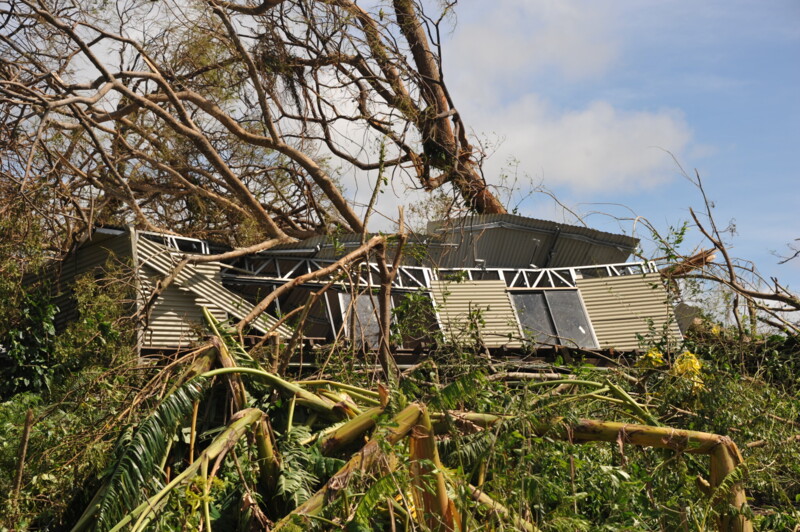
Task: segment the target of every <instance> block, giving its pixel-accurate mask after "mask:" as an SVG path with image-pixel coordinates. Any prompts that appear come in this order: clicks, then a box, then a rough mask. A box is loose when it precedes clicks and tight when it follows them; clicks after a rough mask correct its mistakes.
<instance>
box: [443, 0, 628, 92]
mask: <svg viewBox="0 0 800 532" xmlns="http://www.w3.org/2000/svg"><path fill="white" fill-rule="evenodd" d="M465 8H467V9H469V11H467V10H466V9H465V10H463V11H459V13H463V14H464V16H461V15H459V16H461V18H460V19H459V22H458V26H457V28H456V32H455V34H454V35H453V40H452V41H451V42H449V43H448V44H447V48H446V59H445V61H446V67H447V73H446V75H448V76H449V75H450V74H455V75H457V76H458V75H460V73H461V72H465V71H466V72H467V73H468V74H467V75H470V74H473V73H479V74H480V78H482V79H483V80H485V81H491V80H497V78H498V77H499V78H501V79H502V80H506V81H508V80H516V79H520V78H525V77H527V76H530V75H531V74H536V73H538V72H540V71H542V70H544V69H548V68H554V69H555V70H556V71H557V72H558V73H559V74H561V75H563V76H564V77H566V78H568V79H573V80H574V79H584V78H587V77H591V76H595V75H598V74H602V73H604V72H605V71H606V70H607V69H608V68H609V67H610V66H611V65H612V64H613V63H614V61H615V60H616V58H617V56H618V43H617V40H616V38H615V37H614V33H613V23H612V21H611V17H610V11H609V10H608V9H603V8H602V6H599V5H598V6H595V5H584V3H583V2H580V1H576V0H545V1H537V2H531V1H529V0H499V1H497V2H487V3H486V4H485V5H482V6H480V7H477V6H475V5H471V4H470V5H469V6H465ZM451 50H455V52H451ZM450 59H452V61H450ZM476 81H477V79H476Z"/></svg>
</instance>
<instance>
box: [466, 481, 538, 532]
mask: <svg viewBox="0 0 800 532" xmlns="http://www.w3.org/2000/svg"><path fill="white" fill-rule="evenodd" d="M468 488H469V492H470V495H471V496H472V498H473V499H474V500H475V501H477V502H478V504H480V505H481V506H483V507H484V508H486V509H487V510H489V511H490V512H493V513H496V514H499V515H501V516H503V517H504V518H506V519H509V520H511V522H512V523H513V524H514V526H515V527H517V529H518V530H524V531H525V532H539V529H538V528H537V527H536V525H534V524H533V523H531V522H530V521H526V520H525V519H522V518H521V517H519V516H516V515H514V514H512V513H511V512H510V511H509V510H508V508H506V507H505V506H503V505H502V504H500V503H499V502H497V501H495V500H494V499H492V498H491V497H489V496H488V495H486V493H484V492H483V490H480V489H478V488H476V487H475V486H472V485H469V486H468Z"/></svg>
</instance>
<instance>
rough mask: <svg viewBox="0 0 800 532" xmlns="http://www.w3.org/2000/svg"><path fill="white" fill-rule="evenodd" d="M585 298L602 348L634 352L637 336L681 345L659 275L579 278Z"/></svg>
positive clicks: (636, 347)
mask: <svg viewBox="0 0 800 532" xmlns="http://www.w3.org/2000/svg"><path fill="white" fill-rule="evenodd" d="M578 289H579V290H580V292H581V296H582V297H583V301H584V304H585V305H586V310H587V311H588V313H589V319H590V320H591V321H592V326H593V327H594V332H595V335H596V336H597V341H598V342H599V343H600V347H601V348H615V349H619V350H632V349H638V348H640V347H643V346H640V342H639V339H638V337H637V335H642V336H643V337H645V338H648V337H654V338H652V339H653V340H657V339H660V337H661V335H663V334H665V333H666V334H667V336H668V337H669V338H670V340H671V341H674V342H679V341H680V340H681V333H680V330H679V329H678V324H677V321H676V320H675V317H674V313H673V311H672V306H671V305H670V303H669V301H668V295H667V291H666V289H665V288H664V285H663V284H662V281H661V276H660V275H659V274H657V273H649V274H647V275H624V276H621V277H601V278H596V279H579V280H578Z"/></svg>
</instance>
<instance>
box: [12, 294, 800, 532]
mask: <svg viewBox="0 0 800 532" xmlns="http://www.w3.org/2000/svg"><path fill="white" fill-rule="evenodd" d="M84 301H85V302H84V303H83V306H82V307H81V308H82V309H84V310H83V315H84V316H87V318H86V320H84V321H83V323H84V324H90V325H88V326H86V328H85V329H84V330H83V331H81V330H75V331H72V332H71V333H69V334H66V335H62V336H61V337H60V339H59V340H58V342H64V344H56V345H64V346H65V347H62V348H60V349H62V351H59V352H60V353H62V355H61V356H66V354H70V353H79V352H80V351H81V349H84V350H86V349H94V350H95V352H96V353H97V355H96V356H93V357H80V356H79V355H77V354H76V355H75V357H76V358H77V360H76V361H75V362H73V364H72V366H71V367H70V368H69V370H68V371H63V372H61V373H59V374H58V378H57V379H54V380H53V382H52V383H50V385H49V386H48V387H46V388H44V389H31V390H27V391H22V392H19V393H15V394H10V395H8V396H6V398H5V401H4V402H3V403H0V469H2V475H0V493H6V494H9V496H8V497H7V498H6V499H5V500H3V501H2V506H1V507H0V523H2V525H1V526H3V527H4V528H5V529H8V530H62V529H69V528H70V527H71V526H72V525H74V524H75V523H77V522H78V521H79V519H80V517H81V515H84V516H87V515H88V516H89V517H88V518H85V521H86V522H96V524H95V525H93V526H94V527H95V528H94V529H96V530H108V529H110V528H112V526H113V525H114V523H117V522H120V519H124V518H125V516H126V515H133V516H134V517H133V519H132V520H131V521H130V522H129V523H128V525H127V526H128V527H129V526H130V525H131V524H132V523H134V522H137V520H139V521H141V524H142V525H147V526H142V527H141V528H142V529H151V530H176V529H194V528H197V527H199V526H201V525H202V526H204V527H205V526H206V523H207V522H208V521H209V520H210V522H211V526H212V528H213V529H217V530H250V529H259V528H260V527H261V528H263V527H264V526H272V525H274V524H275V523H277V522H279V521H281V520H282V519H289V521H288V522H287V524H285V527H284V529H286V530H290V529H293V528H292V527H296V528H294V529H300V530H312V529H316V530H390V529H392V526H394V529H395V530H397V529H403V530H412V529H414V530H425V529H426V526H427V525H425V522H424V516H422V517H420V516H418V515H416V514H415V512H416V511H417V510H418V505H417V504H416V503H415V502H414V500H413V497H412V496H411V493H412V491H413V490H414V489H415V487H414V486H415V484H414V482H415V480H414V479H419V478H420V477H418V476H415V475H418V473H414V472H413V471H412V469H411V468H410V465H409V458H408V456H409V453H410V452H411V451H410V447H409V443H408V442H406V441H405V440H401V441H399V442H398V443H395V444H388V443H386V442H383V443H381V447H380V449H381V451H382V452H383V453H384V454H385V455H386V457H387V459H386V460H385V461H380V462H379V463H378V464H377V465H375V464H373V465H372V466H370V467H365V468H360V467H358V468H356V469H355V470H353V471H351V472H350V473H348V475H346V476H345V477H342V478H340V477H338V476H337V477H335V478H336V480H335V481H331V482H333V483H334V484H335V489H333V488H331V490H330V491H329V492H328V494H327V495H326V497H325V504H324V507H323V508H322V509H321V510H320V511H319V512H316V513H315V515H314V516H313V517H306V518H303V519H300V518H298V517H295V518H292V519H294V520H295V521H296V522H293V521H292V519H290V518H289V517H287V516H289V515H290V514H291V513H292V512H293V511H294V510H295V509H296V508H297V507H298V506H300V505H302V504H304V503H306V502H307V501H309V500H310V499H313V496H314V494H315V492H317V490H320V489H322V488H323V487H325V486H330V483H329V480H330V479H331V478H332V476H333V475H334V474H335V473H336V471H337V470H339V469H340V468H342V467H344V465H345V464H346V463H347V461H348V460H350V459H351V458H352V457H354V456H359V455H358V451H359V449H360V448H361V447H362V446H363V445H364V444H365V443H366V442H367V441H368V440H367V434H368V433H367V434H364V435H360V436H359V437H357V438H356V439H355V440H352V441H351V442H350V443H348V444H346V445H343V446H341V447H340V448H337V449H336V451H335V452H333V453H332V454H327V455H326V454H325V453H323V452H322V451H321V449H322V447H321V446H320V445H318V444H317V441H318V440H319V438H322V436H323V435H324V434H326V433H327V432H326V431H329V430H332V429H333V428H335V427H338V426H341V424H342V423H343V419H342V416H344V417H346V416H345V414H344V413H343V411H342V410H340V409H341V408H343V407H342V406H341V404H345V403H347V401H353V402H354V403H353V404H357V405H358V408H359V409H361V410H364V409H367V408H374V407H375V404H377V401H378V399H377V397H378V396H379V395H380V393H376V392H375V390H377V387H378V380H377V379H376V376H375V374H374V372H372V371H367V369H368V368H366V367H364V366H363V365H362V364H355V363H353V360H352V359H348V357H347V356H346V354H345V353H333V354H332V356H331V357H329V358H328V365H327V366H326V367H325V370H324V372H323V373H321V374H319V373H318V374H312V375H310V374H308V373H304V374H302V375H301V374H294V375H286V376H285V377H286V379H287V381H286V382H288V383H289V384H285V383H284V384H281V383H282V382H284V381H275V380H274V379H273V380H267V381H264V380H259V379H258V378H257V372H258V371H260V370H258V369H257V368H258V367H259V366H260V365H261V366H262V367H263V365H265V364H266V362H267V361H266V360H261V359H260V358H259V357H260V356H261V355H258V354H257V353H254V354H253V356H252V357H251V356H250V354H248V353H247V352H246V351H245V350H243V349H242V348H241V346H238V345H236V344H235V338H234V337H232V336H226V335H225V334H224V331H223V332H222V333H219V334H221V335H222V336H220V342H222V344H221V345H228V346H229V349H230V350H231V353H232V356H233V357H234V359H235V360H236V364H238V365H240V366H244V367H247V368H251V372H254V373H250V374H247V375H242V377H241V386H242V387H243V388H244V395H243V396H242V397H244V400H245V404H243V405H239V406H240V407H247V408H257V409H259V410H260V411H262V412H263V413H264V414H265V415H266V418H265V419H268V420H269V427H268V431H267V433H268V434H269V438H268V439H272V440H273V445H274V449H273V451H272V452H274V456H276V457H277V460H278V464H279V466H278V469H277V470H276V472H275V473H274V475H273V476H272V477H265V476H264V471H265V470H264V469H263V464H264V463H265V462H264V460H265V458H264V455H263V454H262V451H263V449H259V447H258V444H257V438H256V437H255V436H253V433H252V429H248V431H246V435H245V436H244V437H242V438H239V439H231V440H230V441H229V442H228V443H227V444H226V447H225V449H226V451H225V452H223V453H222V454H221V455H219V458H216V455H214V456H215V457H214V458H213V459H212V460H209V463H208V464H207V471H211V472H212V473H210V474H213V480H209V481H208V482H207V483H204V482H202V476H201V473H200V471H201V470H200V469H192V470H191V471H194V473H192V475H189V476H188V477H187V478H186V479H185V481H184V482H182V483H181V484H180V485H179V486H177V487H175V488H169V486H168V483H169V482H170V481H171V480H172V479H174V478H177V477H178V475H179V472H180V471H187V470H189V469H187V468H189V467H190V464H191V463H192V461H193V460H194V461H196V460H200V459H201V458H202V454H201V453H203V452H206V451H207V450H209V449H212V448H214V445H215V442H216V441H217V440H216V438H218V437H219V436H220V435H221V434H223V433H225V430H227V429H226V427H230V426H231V423H233V422H234V421H235V419H237V418H236V416H235V415H233V414H234V412H235V411H236V409H237V408H238V407H235V406H234V400H233V397H234V396H235V395H236V394H237V393H239V392H236V391H235V390H236V389H237V388H236V386H237V385H235V383H234V381H231V380H229V379H227V377H226V378H223V377H222V376H219V377H216V376H215V377H213V378H204V379H198V378H195V379H194V380H189V381H188V383H187V381H186V380H185V379H184V377H180V375H182V374H183V372H184V371H185V368H187V367H188V366H189V365H190V364H191V363H192V360H193V359H186V360H185V361H178V363H176V364H174V365H173V366H169V369H168V370H164V369H163V368H165V367H166V366H167V364H168V363H170V362H173V360H171V359H170V360H168V359H164V360H161V361H156V363H155V364H152V365H150V364H147V365H145V364H141V363H138V362H137V361H136V360H135V359H133V358H132V357H131V355H130V354H129V352H126V351H125V347H124V346H125V345H127V344H125V338H126V336H125V335H126V334H127V333H126V332H125V329H124V328H119V329H117V328H113V327H112V328H111V329H103V328H102V327H101V326H100V325H99V324H100V323H109V324H114V327H122V325H121V324H120V322H118V321H117V320H116V319H115V318H114V316H116V315H115V314H113V312H112V310H113V308H112V307H113V305H110V304H109V303H108V302H109V301H110V300H104V299H102V298H101V297H86V298H85V300H84ZM104 301H105V302H106V304H105V305H101V303H103V302H104ZM104 309H105V310H104ZM89 328H90V329H91V330H92V331H94V333H91V334H90V333H89V332H87V331H88V330H89ZM726 334H727V333H715V334H711V333H704V334H700V333H698V334H696V335H695V336H693V337H691V338H689V339H688V340H687V343H686V346H685V349H681V350H678V351H677V352H674V353H666V354H664V353H661V352H659V351H657V350H655V349H653V350H648V351H646V352H645V353H643V354H642V355H640V356H639V357H638V358H629V359H625V360H619V361H618V364H610V365H608V366H607V367H604V368H595V367H593V366H586V365H582V364H580V363H575V364H572V365H559V366H558V367H553V368H551V369H550V370H549V371H551V372H553V371H558V372H561V373H562V374H563V375H564V379H562V380H559V381H556V382H546V381H540V380H526V379H522V378H519V377H518V376H517V377H515V376H513V375H512V376H508V377H507V378H506V377H504V376H503V372H504V371H505V368H506V366H503V365H502V364H501V363H498V361H497V360H491V359H489V358H488V357H486V355H485V354H482V353H481V352H470V351H468V350H465V349H463V348H452V347H450V348H449V347H447V346H440V347H438V349H437V351H436V352H435V353H433V354H432V356H431V357H430V358H429V359H428V360H427V361H425V362H423V363H421V364H420V365H418V366H416V367H415V368H413V369H412V370H410V371H408V372H407V373H406V374H405V375H404V377H403V379H401V383H400V387H399V389H397V390H390V391H389V393H388V395H386V398H385V401H386V405H385V410H384V412H383V413H382V414H380V415H378V417H377V419H376V424H377V428H376V429H375V431H376V432H380V431H386V430H391V429H392V428H393V427H394V426H395V425H394V424H393V423H395V422H394V421H392V419H393V416H395V415H397V414H398V413H399V412H400V411H401V410H402V409H403V408H405V407H406V406H407V405H410V404H413V403H415V402H416V403H419V404H424V405H426V406H427V410H428V411H430V412H431V413H432V415H433V416H434V426H435V427H436V429H437V433H438V436H437V437H436V447H437V449H438V456H439V458H440V459H441V464H442V473H443V475H444V478H446V484H447V494H448V497H449V499H450V500H452V501H453V504H454V508H455V511H456V512H457V514H458V520H460V522H461V524H462V527H463V529H466V530H512V529H515V526H516V525H515V524H514V523H515V521H514V519H522V520H523V521H524V522H528V523H530V524H531V525H535V526H537V527H538V528H540V529H541V530H544V531H574V530H609V531H610V530H698V531H699V530H710V529H714V528H715V526H716V525H715V523H716V519H717V517H718V516H719V515H720V514H722V513H726V512H729V511H730V509H729V508H726V507H725V504H724V503H719V502H713V501H712V500H711V499H709V497H708V496H706V494H705V493H704V490H703V489H702V488H701V486H702V484H703V482H705V481H707V480H708V479H709V458H708V457H707V456H705V455H693V454H690V453H686V452H682V450H681V449H669V450H665V449H653V448H641V447H636V446H634V445H632V444H630V443H628V442H627V441H626V439H625V435H624V434H621V435H620V438H619V440H618V441H617V442H614V443H583V444H579V443H573V442H571V441H569V439H567V441H565V440H564V438H562V437H559V436H558V435H557V431H551V432H547V431H544V430H543V429H542V427H544V426H547V425H548V424H552V423H554V420H560V421H559V422H560V423H563V424H565V425H566V426H574V425H575V424H576V423H579V422H580V420H581V419H593V420H602V421H619V422H624V423H630V424H646V425H661V426H666V427H672V428H678V429H687V430H694V431H700V432H707V433H714V434H720V435H723V436H727V437H729V438H731V439H732V440H733V441H734V442H735V443H736V444H737V445H738V447H739V450H740V451H741V454H742V457H743V460H744V462H743V464H742V465H740V466H739V467H738V468H737V469H736V471H735V472H734V474H733V475H732V476H731V478H730V479H728V484H723V487H722V488H720V489H721V490H723V489H729V488H730V484H732V483H735V482H737V481H741V482H742V484H743V486H744V489H745V492H746V494H747V497H748V505H747V506H746V507H745V508H743V509H742V510H741V511H743V512H745V514H746V515H748V516H750V517H751V518H752V520H753V522H754V524H755V528H756V529H757V530H792V529H793V528H794V526H795V525H796V524H797V523H798V522H799V521H800V465H799V464H800V439H798V438H797V437H796V436H797V435H798V434H800V400H798V393H797V383H796V380H794V379H793V378H791V375H790V371H789V369H790V367H791V364H793V363H794V362H793V361H794V360H796V358H797V357H796V355H797V350H796V345H797V343H796V341H795V340H794V339H789V338H783V339H779V338H777V337H769V338H756V339H746V340H745V339H739V340H738V341H736V339H735V338H734V337H733V336H732V335H731V336H726ZM68 339H70V340H69V342H67V340H68ZM748 343H749V344H748ZM748 345H749V346H750V347H749V348H748ZM81 346H83V347H81ZM126 353H127V354H126ZM776 358H777V359H778V360H779V361H780V362H778V361H776ZM508 371H514V370H513V368H512V369H509V370H508ZM270 379H272V378H271V377H270ZM309 379H317V380H326V379H327V380H328V381H332V382H334V383H339V384H344V385H350V386H354V387H357V388H355V389H354V390H359V389H360V390H362V391H361V392H358V391H354V392H353V395H352V397H351V396H349V395H348V392H347V390H346V389H344V388H343V389H337V388H336V387H335V386H333V387H330V386H327V385H324V386H323V385H313V386H312V385H310V384H299V385H300V386H303V387H305V389H306V390H307V391H311V392H314V393H316V394H317V395H315V396H314V397H317V399H314V400H313V401H312V403H313V402H314V401H317V403H319V402H320V400H321V399H325V397H327V399H330V400H331V401H333V402H336V401H340V402H341V403H340V405H339V406H335V407H333V408H332V409H331V410H325V408H327V407H325V406H324V405H325V404H328V403H324V401H323V403H321V404H323V406H322V407H320V406H319V404H317V406H316V407H314V408H310V407H309V402H308V400H306V401H305V402H303V401H301V400H300V396H299V395H298V396H297V398H295V399H292V397H291V394H292V393H294V392H291V393H290V394H288V395H287V393H286V390H287V389H291V388H290V387H291V386H298V384H292V383H293V382H298V383H303V382H305V381H307V380H309ZM187 386H194V388H191V389H190V388H187ZM287 386H288V387H287ZM315 386H316V387H315ZM319 386H323V387H325V386H327V388H326V389H327V390H328V391H327V392H326V393H329V394H333V395H329V396H325V394H319V393H318V392H319V389H318V387H319ZM359 393H360V394H361V396H359V395H358V394H359ZM381 393H382V392H381ZM364 394H366V395H364ZM371 394H372V395H371ZM312 399H313V397H312ZM381 400H382V401H383V400H384V399H381ZM342 401H343V402H342ZM333 402H331V403H330V404H333ZM320 408H321V409H320ZM28 409H30V410H31V411H32V412H33V417H34V420H35V421H34V423H33V425H32V429H31V436H30V444H29V446H28V449H27V457H26V460H25V463H24V468H23V475H22V485H21V489H20V491H19V494H18V495H17V494H14V490H13V488H14V486H13V479H14V477H15V473H16V471H17V468H18V466H19V457H18V450H19V445H20V439H21V434H22V431H23V425H24V420H25V416H26V412H27V411H28ZM193 411H194V414H193ZM466 413H470V414H491V415H493V416H494V417H493V418H492V419H493V420H494V421H493V422H492V423H490V424H488V425H486V426H485V427H484V426H482V422H481V421H480V418H479V417H474V416H473V417H469V416H468V415H467V414H466ZM193 416H194V419H195V422H192V418H193ZM193 426H194V427H195V430H192V427H193ZM559 426H560V425H559ZM319 441H321V440H319ZM392 457H393V458H392ZM133 472H136V474H133ZM422 478H423V479H424V478H425V477H422ZM469 485H472V486H476V487H478V488H480V489H481V490H482V492H483V493H485V494H487V495H488V496H490V497H491V499H493V500H494V501H498V502H500V503H502V504H503V505H504V506H505V508H506V510H507V511H508V514H506V515H505V516H504V515H500V514H497V513H492V512H489V511H487V509H486V507H485V506H481V505H480V504H478V503H477V502H476V501H475V500H473V498H472V497H471V496H470V489H469V488H468V486H469ZM427 486H428V488H426V489H430V490H434V487H433V486H434V485H433V484H430V483H429V484H427ZM165 489H167V490H168V494H167V496H166V497H165V498H154V497H158V495H159V494H160V493H162V491H163V490H165ZM93 498H94V501H95V503H97V505H98V506H97V507H98V508H99V510H98V511H97V513H94V514H93V513H91V512H90V509H91V508H92V507H93V506H92V503H90V501H92V499H93ZM147 498H151V499H150V501H151V502H152V504H153V505H155V506H154V507H155V508H156V509H157V512H156V513H154V514H153V515H149V516H148V515H147V514H146V513H145V514H136V513H135V512H136V510H135V509H136V508H137V507H139V506H140V505H142V504H144V503H145V502H147ZM98 501H99V502H98ZM148 504H149V503H148ZM87 512H88V513H87ZM142 515H144V517H141V516H142ZM137 516H139V517H137ZM123 529H127V528H126V527H123Z"/></svg>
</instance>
